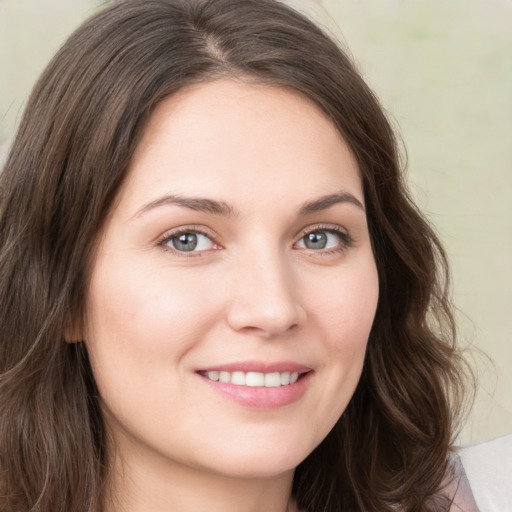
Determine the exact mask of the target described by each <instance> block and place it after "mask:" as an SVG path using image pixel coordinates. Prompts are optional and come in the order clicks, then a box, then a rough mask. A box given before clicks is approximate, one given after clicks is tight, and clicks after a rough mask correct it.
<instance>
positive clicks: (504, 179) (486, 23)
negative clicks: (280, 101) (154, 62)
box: [0, 0, 512, 444]
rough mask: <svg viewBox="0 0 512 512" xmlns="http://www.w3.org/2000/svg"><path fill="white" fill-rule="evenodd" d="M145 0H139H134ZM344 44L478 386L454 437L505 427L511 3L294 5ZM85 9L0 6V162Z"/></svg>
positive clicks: (79, 5) (466, 439)
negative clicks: (439, 248)
mask: <svg viewBox="0 0 512 512" xmlns="http://www.w3.org/2000/svg"><path fill="white" fill-rule="evenodd" d="M141 1H143V0H141ZM290 3H294V4H296V5H297V6H298V8H299V9H302V10H305V11H307V12H309V13H310V14H311V15H312V16H313V17H315V18H316V19H317V21H318V22H319V23H321V24H323V25H324V26H325V27H327V28H328V29H329V30H330V31H331V33H333V34H334V35H335V36H336V37H337V38H338V39H339V40H340V41H341V42H342V44H343V45H344V46H348V48H350V51H351V53H352V55H353V57H354V59H355V61H356V62H357V63H358V65H359V68H360V69H361V71H362V72H363V75H364V76H365V78H366V79H367V81H368V82H369V83H370V85H371V86H372V87H373V89H374V90H375V91H376V93H377V95H378V96H379V97H380V99H381V101H382V103H383V105H384V107H385V108H386V110H387V111H388V112H389V115H390V117H391V119H392V120H393V123H394V124H396V126H397V127H399V130H400V133H401V136H402V138H403V140H404V142H405V146H406V148H407V153H408V172H409V176H410V184H411V188H412V190H413V192H414V196H415V197H416V199H417V201H418V203H419V204H420V206H421V207H422V209H423V211H424V212H425V213H426V214H427V216H428V218H429V219H430V220H431V221H432V222H433V223H434V225H435V226H436V228H437V230H438V233H439V235H440V237H441V239H442V240H443V242H444V243H445V245H446V247H447V250H448V254H449V257H450V260H451V263H452V270H453V283H454V301H455V303H456V305H457V306H458V308H459V310H460V312H459V315H458V316H459V327H460V337H461V341H462V342H463V343H465V344H468V345H473V346H475V347H477V348H479V349H481V350H482V351H484V352H485V353H486V354H487V355H488V356H489V357H490V358H491V360H492V362H491V361H489V360H488V359H486V358H484V357H482V356H479V355H478V353H477V352H476V351H475V356H474V359H475V363H474V364H475V368H476V369H477V371H478V374H479V380H480V385H479V391H478V395H477V398H476V403H475V407H474V409H473V412H472V414H471V415H470V417H469V420H468V423H467V426H466V427H465V429H464V431H463V433H462V436H461V442H462V443H463V444H469V443H476V442H481V441H484V440H488V439H492V438H494V437H497V436H499V435H503V434H505V433H507V432H512V342H511V339H510V337H511V336H510V335H511V333H512V205H511V196H512V1H511V0H358V1H354V0H324V1H323V2H321V1H320V0H317V1H315V0H292V1H291V2H290ZM99 4H100V2H99V1H97V0H72V1H71V0H0V162H1V161H3V160H4V158H5V155H6V152H7V151H8V147H9V144H10V141H11V140H12V137H13V134H14V131H15V128H16V125H17V123H18V122H19V119H20V117H21V112H22V108H23V105H24V103H25V101H26V99H27V96H28V94H29V91H30V89H31V87H32V85H33V84H34V82H35V80H36V79H37V76H38V75H39V73H40V72H41V71H42V69H43V68H44V66H45V64H46V63H47V62H48V60H49V59H50V58H51V57H52V55H53V54H54V53H55V51H56V50H57V49H58V47H59V46H60V45H61V44H62V42H63V41H64V39H65V38H66V37H67V35H68V34H69V33H71V31H72V30H73V29H74V28H75V27H76V26H77V25H78V24H79V23H80V21H82V20H83V19H84V18H85V17H87V16H88V15H90V14H92V13H93V12H94V11H95V9H96V7H97V6H98V5H99Z"/></svg>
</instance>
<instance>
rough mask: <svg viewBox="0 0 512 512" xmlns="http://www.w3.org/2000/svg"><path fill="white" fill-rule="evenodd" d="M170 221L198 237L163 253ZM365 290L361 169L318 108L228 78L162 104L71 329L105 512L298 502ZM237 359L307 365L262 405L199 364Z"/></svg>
mask: <svg viewBox="0 0 512 512" xmlns="http://www.w3.org/2000/svg"><path fill="white" fill-rule="evenodd" d="M334 195H336V198H335V199H333V196H334ZM325 196H329V197H330V201H324V202H323V203H318V201H317V200H318V199H319V198H321V197H325ZM169 197H170V198H171V199H169ZM176 197H179V198H180V201H181V202H180V204H176V203H175V202H173V200H174V199H175V198H176ZM162 198H164V199H162ZM172 198H174V199H172ZM184 198H187V199H188V198H202V199H204V198H207V199H209V200H213V201H217V202H219V203H220V204H221V206H222V207H223V211H213V212H212V211H202V210H204V204H205V203H204V201H203V202H202V203H197V202H192V203H191V202H190V201H188V202H187V201H185V202H184V201H183V200H184ZM315 201H317V203H316V207H314V208H313V207H311V206H310V208H305V205H308V204H310V205H311V203H312V202H315ZM357 203H359V204H357ZM198 204H200V205H201V206H200V209H199V210H198V209H197V208H198V206H197V205H198ZM201 208H202V210H201ZM224 210H225V211H224ZM301 210H302V212H301ZM180 229H181V233H182V234H183V231H186V232H188V233H193V232H195V230H198V231H200V232H201V233H202V234H201V235H199V238H198V241H199V245H198V246H197V248H196V250H194V251H191V252H185V251H181V252H180V251H179V250H178V249H176V241H177V238H176V230H178V231H179V230H180ZM329 230H331V231H329ZM333 230H339V232H341V234H337V233H336V232H335V231H333ZM310 232H313V233H315V234H316V236H320V237H326V241H327V245H326V247H325V248H318V246H314V247H313V248H311V246H310V245H307V241H306V240H305V238H304V236H305V234H306V233H310ZM172 236H174V238H172ZM377 299H378V278H377V270H376V266H375V261H374V257H373V253H372V247H371V242H370V238H369V234H368V228H367V223H366V214H365V211H364V196H363V190H362V185H361V179H360V175H359V171H358V167H357V164H356V162H355V159H354V158H353V156H352V154H351V152H350V150H349V149H348V147H347V145H346V143H345V142H344V141H343V139H342V138H341V136H340V134H339V133H338V132H337V130H336V129H335V128H334V127H333V126H332V124H331V123H330V121H329V120H328V119H327V117H326V116H325V115H324V114H323V113H322V112H321V111H320V110H319V109H318V108H317V107H316V106H315V105H314V104H312V103H311V102H310V101H309V100H307V99H305V98H304V97H302V96H300V95H298V94H296V93H293V92H290V91H288V90H285V89H281V88H276V87H270V86H265V85H250V84H247V83H243V82H241V81H233V80H218V81H214V82H210V83H205V84H200V85H194V86H191V87H188V88H186V89H183V90H181V91H180V92H178V93H177V94H175V95H173V96H172V97H169V98H167V99H166V100H165V101H163V102H162V103H161V104H160V105H159V106H157V108H156V110H155V111H154V113H153V114H152V117H151V118H150V121H149V124H148V125H147V127H146V129H145V132H144V135H143V137H142V140H141V142H140V143H139V146H138V147H137V149H136V151H135V155H134V157H133V161H132V162H131V165H130V168H129V170H128V176H127V180H126V181H125V183H124V184H123V187H122V189H121V191H120V194H119V196H118V198H117V201H116V203H115V207H114V208H113V210H112V212H111V214H110V216H109V218H108V219H107V222H106V225H105V228H104V232H103V233H102V239H101V243H100V244H99V247H98V250H97V253H96V255H95V260H94V262H93V267H92V275H91V281H90V288H89V293H88V301H87V321H86V327H85V332H84V333H82V337H83V339H84V340H85V343H86V345H87V349H88V351H89V355H90V359H91V364H92V368H93V373H94V376H95V378H96V381H97V384H98V388H99V390H100V394H101V403H102V408H103V413H104V416H105V420H106V425H107V428H108V431H109V433H110V437H111V439H112V441H111V442H112V446H111V447H110V450H111V453H115V457H113V461H112V463H113V467H114V471H113V472H112V476H111V481H110V488H111V493H110V497H111V500H112V502H111V501H110V500H109V502H108V503H107V504H106V509H107V510H114V509H116V510H123V511H124V512H138V511H143V510H144V511H146V510H152V511H156V512H158V511H164V510H165V511H168V510H175V511H179V512H188V511H197V510H209V511H210V512H216V511H219V512H220V511H222V512H230V511H233V512H235V511H236V512H240V511H241V510H243V511H246V512H251V511H252V512H256V511H261V510H265V511H267V512H284V511H285V510H287V507H289V510H295V506H294V505H293V502H292V501H291V499H290V491H291V483H292V478H293V471H294V468H295V467H296V466H297V465H298V464H299V463H300V462H301V461H302V460H303V459H304V458H305V457H306V456H307V455H308V454H309V453H310V452H311V451H312V450H313V449H314V448H315V447H316V446H317V445H318V444H319V443H320V442H321V441H322V439H323V438H324V437H325V436H326V435H327V433H328V432H329V430H330V429H331V428H332V427H333V425H334V424H335V423H336V421H337V420H338V419H339V417H340V416H341V414H342V413H343V411H344V409H345V408H346V406H347V403H348V401H349V400H350V398H351V396H352V394H353V392H354V389H355V387H356V385H357V382H358V379H359V377H360V374H361V370H362V366H363V361H364V356H365V351H366V345H367V340H368V336H369V332H370V329H371V326H372V322H373V318H374V314H375V310H376V306H377ZM244 361H260V362H265V363H268V362H280V361H292V362H296V363H299V364H302V365H304V366H306V367H307V368H309V369H310V370H311V372H310V375H309V376H308V381H307V385H306V386H305V390H304V392H303V394H301V395H300V397H299V398H298V399H296V400H295V401H294V402H292V403H288V404H286V405H284V406H281V407H270V408H265V407H263V408H262V407H251V406H246V405H244V404H240V403H238V402H236V401H233V400H232V399H230V398H227V397H226V396H224V395H223V394H221V393H218V392H217V391H215V389H212V386H211V385H210V383H209V382H208V381H207V380H206V379H205V378H204V377H201V376H200V375H199V374H198V370H199V369H201V368H205V367H210V366H212V365H217V366H219V365H220V366H222V365H225V364H228V363H239V362H244ZM199 490H200V492H199Z"/></svg>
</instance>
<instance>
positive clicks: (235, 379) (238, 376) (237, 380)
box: [231, 372, 245, 386]
mask: <svg viewBox="0 0 512 512" xmlns="http://www.w3.org/2000/svg"><path fill="white" fill-rule="evenodd" d="M231 384H235V385H236V386H245V373H244V372H233V373H232V374H231Z"/></svg>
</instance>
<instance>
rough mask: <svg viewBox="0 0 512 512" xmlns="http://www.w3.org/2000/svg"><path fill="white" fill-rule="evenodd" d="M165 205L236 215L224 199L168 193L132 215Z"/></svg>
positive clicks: (228, 215) (215, 213) (137, 215)
mask: <svg viewBox="0 0 512 512" xmlns="http://www.w3.org/2000/svg"><path fill="white" fill-rule="evenodd" d="M165 205H177V206H183V207H184V208H188V209H189V210H194V211H196V212H203V213H210V214H214V215H222V216H225V217H234V216H236V215H238V214H237V212H236V211H235V209H234V208H233V207H231V206H230V205H229V204H227V203H225V202H224V201H216V200H215V199H208V198H206V197H183V196H180V195H172V194H168V195H165V196H163V197H160V198H158V199H156V200H155V201H151V202H150V203H148V204H146V205H144V206H143V207H142V208H141V209H140V210H138V211H137V213H136V214H135V215H134V216H135V217H139V216H141V215H142V214H144V213H146V212H147V211H149V210H154V209H155V208H158V207H160V206H165Z"/></svg>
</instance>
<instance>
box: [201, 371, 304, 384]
mask: <svg viewBox="0 0 512 512" xmlns="http://www.w3.org/2000/svg"><path fill="white" fill-rule="evenodd" d="M305 373H307V372H305ZM305 373H303V374H301V373H299V372H270V373H262V372H242V371H235V372H227V371H208V372H200V374H201V375H202V376H203V377H206V378H207V379H209V380H213V381H216V382H222V383H224V384H232V385H234V386H248V387H265V388H279V387H281V386H289V385H290V384H294V383H295V382H297V380H299V378H300V376H301V375H305Z"/></svg>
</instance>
